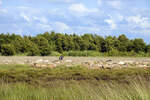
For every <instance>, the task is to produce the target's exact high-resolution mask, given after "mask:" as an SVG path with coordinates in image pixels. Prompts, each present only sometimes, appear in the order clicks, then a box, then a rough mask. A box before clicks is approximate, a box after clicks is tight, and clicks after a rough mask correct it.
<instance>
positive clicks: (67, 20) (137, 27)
mask: <svg viewBox="0 0 150 100" xmlns="http://www.w3.org/2000/svg"><path fill="white" fill-rule="evenodd" d="M46 31H55V32H61V33H68V34H73V33H76V34H79V35H82V34H84V33H92V34H98V35H101V36H108V35H112V36H119V35H120V34H125V35H126V36H127V37H128V38H130V39H133V38H143V39H144V40H145V42H147V43H150V0H0V33H7V32H9V33H16V34H20V35H33V36H34V35H36V34H40V33H44V32H46Z"/></svg>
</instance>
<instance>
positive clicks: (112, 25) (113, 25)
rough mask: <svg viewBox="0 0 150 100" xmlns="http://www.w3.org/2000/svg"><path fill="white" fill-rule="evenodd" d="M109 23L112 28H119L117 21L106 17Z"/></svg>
mask: <svg viewBox="0 0 150 100" xmlns="http://www.w3.org/2000/svg"><path fill="white" fill-rule="evenodd" d="M104 21H105V22H106V23H107V24H109V27H110V28H111V30H114V29H117V25H116V23H115V21H114V20H112V19H106V20H104Z"/></svg>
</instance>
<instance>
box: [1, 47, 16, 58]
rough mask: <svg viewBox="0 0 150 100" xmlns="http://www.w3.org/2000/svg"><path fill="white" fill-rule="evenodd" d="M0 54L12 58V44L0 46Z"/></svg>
mask: <svg viewBox="0 0 150 100" xmlns="http://www.w3.org/2000/svg"><path fill="white" fill-rule="evenodd" d="M1 54H2V55H4V56H12V55H14V54H15V48H14V45H12V44H3V45H1Z"/></svg>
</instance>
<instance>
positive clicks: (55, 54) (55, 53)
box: [50, 51, 61, 56]
mask: <svg viewBox="0 0 150 100" xmlns="http://www.w3.org/2000/svg"><path fill="white" fill-rule="evenodd" d="M60 55H61V54H60V53H59V52H56V51H52V52H51V54H50V56H60Z"/></svg>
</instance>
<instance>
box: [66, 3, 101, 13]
mask: <svg viewBox="0 0 150 100" xmlns="http://www.w3.org/2000/svg"><path fill="white" fill-rule="evenodd" d="M69 10H70V11H73V12H77V13H85V12H88V13H91V12H98V9H97V8H93V9H88V8H87V7H85V6H84V5H83V4H81V3H79V4H72V5H71V6H70V7H69Z"/></svg>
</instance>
